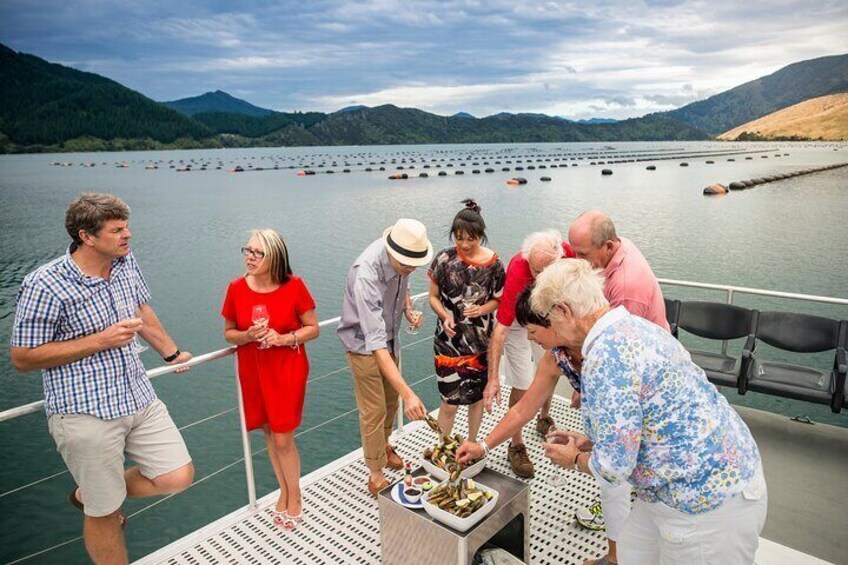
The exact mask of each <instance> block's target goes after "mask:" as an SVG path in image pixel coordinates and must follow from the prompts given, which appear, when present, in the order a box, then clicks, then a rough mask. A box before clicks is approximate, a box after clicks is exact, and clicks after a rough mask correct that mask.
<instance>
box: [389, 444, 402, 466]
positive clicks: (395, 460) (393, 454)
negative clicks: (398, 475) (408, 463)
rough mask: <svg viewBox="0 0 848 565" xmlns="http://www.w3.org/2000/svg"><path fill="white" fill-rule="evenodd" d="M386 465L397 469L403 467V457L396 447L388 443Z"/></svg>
mask: <svg viewBox="0 0 848 565" xmlns="http://www.w3.org/2000/svg"><path fill="white" fill-rule="evenodd" d="M386 467H388V468H389V469H395V470H396V471H397V470H400V469H403V459H401V458H400V455H398V454H397V451H395V448H394V447H392V446H391V445H388V444H387V445H386Z"/></svg>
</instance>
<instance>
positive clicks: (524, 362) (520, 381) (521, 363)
mask: <svg viewBox="0 0 848 565" xmlns="http://www.w3.org/2000/svg"><path fill="white" fill-rule="evenodd" d="M544 353H545V351H544V349H542V347H541V346H540V345H538V344H537V343H535V342H532V341H530V340H529V339H527V330H526V329H525V328H522V327H521V326H520V325H518V322H513V324H512V325H511V326H510V327H509V329H508V330H507V331H506V339H505V340H504V353H503V359H502V361H501V363H502V366H503V374H504V384H505V385H508V386H511V387H513V388H516V389H518V390H527V389H528V388H530V383H532V382H533V377H534V376H536V367H538V366H539V362H540V361H541V360H542V355H543V354H544Z"/></svg>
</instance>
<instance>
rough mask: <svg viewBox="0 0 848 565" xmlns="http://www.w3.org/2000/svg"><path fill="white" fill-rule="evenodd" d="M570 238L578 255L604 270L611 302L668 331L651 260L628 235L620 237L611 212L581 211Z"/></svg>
mask: <svg viewBox="0 0 848 565" xmlns="http://www.w3.org/2000/svg"><path fill="white" fill-rule="evenodd" d="M568 241H569V242H570V243H571V247H572V248H573V249H574V252H575V253H576V254H577V257H578V258H579V259H585V260H587V261H589V262H590V263H591V264H592V266H593V267H595V268H596V269H603V270H604V277H606V279H607V284H606V286H605V287H604V295H605V296H606V298H607V300H609V303H610V306H611V307H613V308H615V307H616V306H624V307H625V308H627V310H628V311H629V312H630V313H631V314H633V315H634V316H639V317H640V318H645V319H646V320H649V321H651V322H653V323H655V324H657V325H658V326H660V327H661V328H664V329H665V330H666V331H669V326H668V320H666V317H665V301H664V300H663V295H662V291H661V290H660V284H659V282H657V278H656V277H655V276H654V272H653V271H652V270H651V266H650V265H648V261H646V260H645V257H644V256H643V255H642V253H641V252H640V251H639V249H638V248H637V247H636V246H635V245H634V244H633V242H632V241H630V240H629V239H626V238H623V237H618V236H617V235H616V233H615V225H614V224H613V223H612V220H610V218H609V216H607V215H606V214H604V213H603V212H600V211H598V210H589V211H587V212H584V213H583V214H581V215H580V216H579V217H578V218H577V219H576V220H574V222H573V223H572V224H571V229H570V230H568Z"/></svg>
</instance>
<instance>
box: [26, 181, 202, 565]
mask: <svg viewBox="0 0 848 565" xmlns="http://www.w3.org/2000/svg"><path fill="white" fill-rule="evenodd" d="M129 215H130V209H129V207H128V206H127V205H126V204H125V203H124V202H123V201H121V200H120V199H119V198H117V197H115V196H112V195H110V194H97V193H87V194H82V195H81V196H79V197H78V198H77V199H76V200H74V201H73V202H71V204H70V206H68V211H67V214H66V216H65V228H66V229H67V231H68V234H69V235H70V236H71V240H72V241H71V244H70V246H69V247H68V251H67V253H65V255H63V256H62V257H59V258H58V259H54V260H53V261H51V262H49V263H47V264H46V265H42V266H41V267H39V268H38V269H36V270H35V271H33V272H32V273H30V274H28V275H27V276H26V278H25V279H24V282H23V284H22V285H21V289H20V292H19V294H18V305H17V310H16V312H15V324H14V328H13V330H12V340H11V346H12V349H11V351H12V364H13V365H14V366H15V368H16V369H18V370H19V371H34V370H36V369H41V374H42V377H43V379H44V396H45V398H44V404H45V408H46V411H47V426H48V429H49V430H50V434H51V435H52V436H53V439H54V440H55V441H56V448H57V450H58V451H59V453H60V454H61V455H62V458H63V459H64V460H65V464H66V465H67V466H68V470H69V471H70V473H71V475H72V476H73V477H74V480H75V481H76V483H77V484H78V485H79V487H75V488H74V489H73V490H72V491H71V493H70V494H69V501H70V502H71V504H73V505H74V506H76V507H77V508H79V509H80V510H82V511H83V513H84V514H85V520H84V525H83V536H84V538H85V547H86V549H87V550H88V553H89V555H90V556H91V559H92V560H93V561H94V562H95V563H98V564H101V563H109V564H112V563H126V562H127V550H126V544H125V543H124V535H123V532H122V529H121V528H122V527H123V525H124V521H125V519H124V516H123V514H122V513H121V505H122V504H123V502H124V499H125V498H126V497H128V496H130V497H144V496H155V495H160V494H165V493H173V492H179V491H181V490H184V489H186V488H188V486H189V485H191V482H192V480H193V478H194V466H193V465H192V463H191V457H190V456H189V454H188V450H187V449H186V446H185V443H184V442H183V438H182V436H181V435H180V432H179V430H177V427H176V426H175V425H174V422H173V420H171V417H170V415H169V414H168V410H167V409H166V408H165V405H164V404H163V403H162V401H161V400H159V399H158V398H157V397H156V393H155V392H154V390H153V387H152V386H151V385H150V381H149V380H148V379H147V375H146V374H145V370H144V366H143V365H142V364H141V360H140V359H139V357H138V352H137V351H138V350H137V347H138V344H137V341H136V339H137V338H136V335H137V334H140V335H141V337H143V338H144V340H145V341H146V342H147V343H149V344H150V345H151V346H152V347H153V349H155V350H156V351H157V352H158V353H159V354H160V355H161V356H162V357H163V359H164V360H165V361H166V362H167V363H169V364H179V363H184V362H186V361H188V360H189V359H191V353H189V352H187V351H183V352H181V351H180V350H179V349H178V348H177V346H176V344H175V343H174V341H173V340H172V339H171V338H170V336H168V334H167V332H165V329H164V328H163V327H162V324H161V323H160V322H159V319H158V318H157V317H156V313H155V312H154V311H153V309H152V308H151V307H150V305H149V304H148V302H149V300H150V291H149V290H148V288H147V283H146V282H145V280H144V276H143V275H142V274H141V271H140V270H139V267H138V263H136V261H135V258H134V257H133V255H132V253H131V252H130V247H129V241H130V238H131V237H132V234H131V233H130V231H129V228H128V226H127V221H128V220H129ZM186 369H187V368H185V369H183V370H186ZM125 455H126V456H129V458H130V459H132V460H133V461H134V462H135V463H136V466H134V467H130V468H128V469H126V470H125V469H124V458H125Z"/></svg>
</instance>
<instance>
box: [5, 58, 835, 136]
mask: <svg viewBox="0 0 848 565" xmlns="http://www.w3.org/2000/svg"><path fill="white" fill-rule="evenodd" d="M846 69H848V55H840V56H836V57H825V58H822V59H814V60H811V61H803V62H800V63H795V64H793V65H789V66H788V67H785V68H784V69H781V70H780V71H778V72H776V73H774V74H773V75H769V76H768V77H763V78H761V79H757V80H755V81H752V82H750V83H747V84H744V85H742V86H739V87H737V88H734V89H732V90H729V91H727V92H725V93H722V94H719V95H716V96H713V97H711V98H709V99H707V100H704V101H701V102H695V103H693V104H690V105H688V106H684V107H683V108H680V109H678V110H674V111H672V112H664V113H657V114H650V115H647V116H643V117H641V118H633V119H629V120H622V121H615V120H609V119H604V118H592V119H590V120H578V121H571V120H568V119H566V118H563V117H559V116H547V115H544V114H533V113H519V114H511V113H507V112H502V113H499V114H495V115H493V116H487V117H485V118H476V117H474V116H473V115H471V114H469V113H467V112H458V113H457V114H455V115H453V116H439V115H436V114H431V113H429V112H424V111H422V110H418V109H415V108H398V107H397V106H393V105H384V106H377V107H374V108H369V107H366V106H361V105H357V106H348V107H346V108H342V109H341V110H339V111H337V112H333V113H330V114H326V113H323V112H293V113H286V112H275V111H272V110H269V109H266V108H260V107H258V106H254V105H253V104H250V103H249V102H246V101H244V100H240V99H238V98H235V97H233V96H231V95H229V94H227V93H226V92H222V91H220V90H219V91H215V92H207V93H206V94H203V95H201V96H196V97H192V98H185V99H182V100H174V101H170V102H163V103H157V102H154V101H153V100H150V99H149V98H147V97H145V96H143V95H142V94H140V93H138V92H135V91H133V90H130V89H128V88H126V87H124V86H121V85H120V84H118V83H116V82H114V81H112V80H109V79H107V78H105V77H102V76H99V75H96V74H92V73H85V72H81V71H77V70H75V69H71V68H68V67H63V66H62V65H57V64H52V63H49V62H47V61H45V60H43V59H39V58H38V57H35V56H32V55H27V54H23V53H16V52H15V51H13V50H11V49H9V48H8V47H6V46H3V45H0V152H33V151H93V150H95V151H96V150H121V149H155V148H180V147H186V148H194V147H222V146H227V147H251V146H281V145H285V146H303V145H363V144H416V143H514V142H565V141H658V140H677V141H682V140H699V139H708V138H710V137H711V136H713V135H715V134H717V133H721V132H723V131H726V130H728V129H730V128H732V127H733V126H737V125H739V124H742V123H745V122H746V121H749V120H751V119H754V118H757V117H760V116H762V115H764V114H767V113H769V112H771V111H773V110H775V109H779V108H781V107H784V106H780V105H781V104H784V105H791V104H793V103H795V102H798V101H801V100H805V99H808V98H813V97H816V96H821V95H823V94H830V93H832V92H846V91H848V72H846Z"/></svg>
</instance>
